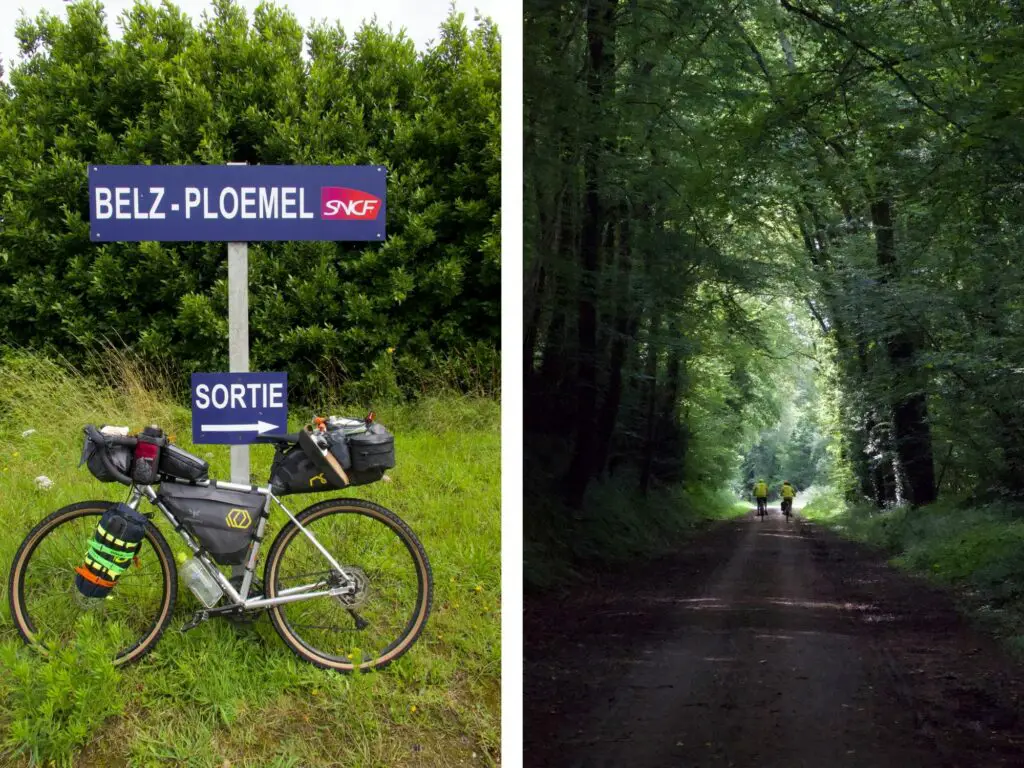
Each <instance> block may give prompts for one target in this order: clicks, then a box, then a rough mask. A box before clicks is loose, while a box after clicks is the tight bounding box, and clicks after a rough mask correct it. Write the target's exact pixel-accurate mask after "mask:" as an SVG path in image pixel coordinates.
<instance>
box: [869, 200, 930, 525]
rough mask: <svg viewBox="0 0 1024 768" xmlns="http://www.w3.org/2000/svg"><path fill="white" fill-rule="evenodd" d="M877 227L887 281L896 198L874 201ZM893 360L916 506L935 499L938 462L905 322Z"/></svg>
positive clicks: (902, 457)
mask: <svg viewBox="0 0 1024 768" xmlns="http://www.w3.org/2000/svg"><path fill="white" fill-rule="evenodd" d="M871 222H872V224H874V227H875V243H876V246H877V258H878V266H879V267H881V268H882V270H883V275H884V279H885V281H886V282H889V281H892V280H894V279H895V278H896V277H897V265H896V252H895V235H894V232H893V222H892V201H891V200H890V199H889V198H888V197H880V198H878V199H876V200H874V201H873V202H872V203H871ZM886 351H887V353H888V356H889V363H890V365H891V366H892V370H893V373H894V374H895V377H896V390H897V395H896V398H895V400H894V402H893V404H892V421H893V433H894V434H893V436H894V438H895V449H896V457H897V461H898V463H899V468H900V470H901V474H902V476H903V480H904V482H905V484H906V489H905V490H906V496H907V500H908V501H910V503H911V504H912V505H914V506H920V505H922V504H929V503H931V502H933V501H935V466H934V462H933V459H932V436H931V427H930V426H929V424H928V403H927V401H926V399H925V398H926V396H925V393H924V392H923V391H921V387H920V384H921V383H922V380H921V376H920V373H919V371H918V370H917V364H916V360H915V356H916V352H917V349H916V344H915V342H914V339H913V338H912V337H911V335H910V334H909V333H908V332H907V331H906V330H905V328H904V323H903V322H901V323H900V327H899V328H897V329H896V332H895V333H894V334H892V335H891V336H890V337H889V339H888V341H887V342H886Z"/></svg>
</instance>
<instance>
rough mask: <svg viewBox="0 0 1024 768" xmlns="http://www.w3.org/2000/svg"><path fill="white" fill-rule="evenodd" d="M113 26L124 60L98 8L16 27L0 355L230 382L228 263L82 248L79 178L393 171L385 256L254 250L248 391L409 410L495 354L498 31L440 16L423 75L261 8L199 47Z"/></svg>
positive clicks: (364, 247)
mask: <svg viewBox="0 0 1024 768" xmlns="http://www.w3.org/2000/svg"><path fill="white" fill-rule="evenodd" d="M122 19H123V25H124V33H123V37H122V39H120V40H113V39H111V38H110V36H109V33H108V31H107V28H106V25H105V24H104V23H103V11H102V7H101V5H100V4H99V3H98V2H81V3H74V4H72V5H70V6H69V7H68V10H67V17H66V19H62V18H58V17H55V16H52V15H50V14H47V13H42V14H40V15H39V16H38V17H36V18H35V19H24V20H22V21H21V22H19V24H18V28H17V34H18V38H19V40H20V43H21V49H22V57H21V58H20V60H17V61H16V62H15V65H14V67H13V68H12V69H11V71H10V73H9V74H10V78H9V79H10V89H9V90H8V89H5V88H0V217H2V220H3V227H2V229H0V328H4V329H5V330H6V338H5V342H6V343H13V344H18V345H21V346H28V347H32V348H37V349H44V350H49V351H50V352H51V353H56V352H57V351H59V352H60V354H62V355H64V356H67V357H68V358H70V359H71V360H72V362H75V363H82V362H84V361H85V360H87V359H88V357H89V355H90V354H91V353H92V351H93V350H94V348H95V347H96V345H97V344H99V343H102V342H104V341H105V340H107V339H110V340H114V342H115V343H116V344H117V346H119V347H120V346H124V345H129V346H131V347H132V348H133V349H135V350H136V351H138V352H139V353H140V354H141V355H143V356H144V357H145V359H146V360H147V361H149V362H160V363H161V364H163V365H169V366H173V369H174V371H176V372H177V373H178V374H179V377H180V379H181V380H183V379H184V375H183V374H186V373H189V372H191V371H195V370H223V369H225V368H226V364H227V354H228V347H227V334H226V318H227V280H226V270H227V262H226V259H225V257H224V245H223V244H219V243H141V244H140V243H108V244H103V245H97V244H93V243H91V242H90V240H89V228H88V217H89V205H88V184H87V173H86V168H87V164H88V163H110V164H147V163H153V164H223V163H226V162H229V161H242V162H249V163H252V164H257V163H262V164H293V163H294V164H317V165H320V164H323V165H332V164H339V165H340V164H366V163H373V164H381V165H384V166H386V167H387V169H388V222H387V229H388V238H387V240H386V241H385V242H383V243H370V244H363V243H323V242H310V243H305V242H301V243H300V242H294V243H260V244H254V245H253V246H252V247H251V248H250V252H249V260H250V301H249V306H250V318H249V322H250V339H251V364H252V366H253V370H287V371H288V372H289V374H290V375H291V381H292V382H293V384H294V386H295V388H296V390H297V393H298V394H301V395H303V396H304V397H305V398H306V399H313V397H314V395H316V393H317V392H318V391H319V390H320V389H321V388H323V387H326V388H328V389H337V388H338V386H339V385H341V384H343V383H351V384H352V385H353V388H354V389H353V392H352V395H353V396H354V397H359V396H363V395H364V394H365V391H366V389H367V388H368V387H369V388H372V389H374V391H375V392H379V393H381V394H382V395H385V396H393V395H395V394H396V393H398V392H399V391H401V392H402V393H403V394H411V393H413V392H416V391H419V390H420V389H421V388H422V387H421V384H422V382H423V380H424V377H426V376H429V375H431V374H433V373H434V372H435V369H436V367H437V362H438V361H439V360H445V359H448V358H450V357H454V358H456V359H458V358H463V357H465V358H466V359H473V358H474V357H476V355H477V353H476V352H474V351H473V350H474V349H476V348H477V347H478V346H480V345H483V346H484V347H486V348H489V349H490V350H492V351H493V350H496V349H497V347H498V337H499V325H500V317H499V303H498V302H499V296H500V217H499V207H500V183H499V181H500V178H499V173H500V109H499V108H500V59H501V49H500V41H499V38H498V33H497V29H496V27H495V26H494V24H493V23H492V22H491V21H490V20H487V19H484V20H482V21H481V22H480V24H479V25H478V26H477V27H476V28H475V29H474V30H473V31H469V30H468V29H467V28H466V26H465V24H464V17H463V16H462V15H461V14H457V13H454V11H453V12H452V13H451V14H450V15H449V17H448V18H447V19H446V20H445V21H444V23H443V24H442V25H441V29H440V34H439V36H438V39H437V41H436V43H434V44H433V46H432V47H431V48H429V49H428V50H427V51H425V52H423V53H417V51H416V50H415V47H414V46H413V44H412V42H411V41H410V40H409V39H407V38H405V37H404V36H402V35H401V34H392V33H390V32H388V31H385V30H383V29H381V28H380V27H379V26H377V25H376V24H375V23H370V24H367V25H364V26H363V27H362V28H360V29H359V30H357V31H356V32H355V34H354V35H351V36H348V35H346V34H345V32H344V31H343V30H342V29H340V28H339V27H337V26H330V25H325V24H314V25H312V26H311V27H309V28H308V29H306V30H303V28H302V27H301V26H300V25H299V24H298V22H297V21H296V19H295V17H294V16H293V15H292V14H291V13H289V12H288V11H286V10H282V9H280V8H276V7H274V6H272V5H266V4H264V5H261V6H260V7H259V8H257V9H256V10H255V11H254V13H253V14H252V18H251V19H248V18H247V16H246V12H245V11H244V10H243V9H242V8H241V7H240V6H239V5H238V4H237V3H235V2H233V1H232V0H218V1H217V2H215V3H214V4H213V6H212V8H211V9H210V11H209V13H208V16H206V17H205V18H204V19H203V20H202V21H201V22H200V23H199V24H198V25H194V24H193V23H192V22H191V21H190V20H189V19H188V18H187V17H186V16H185V15H184V14H183V13H182V12H181V11H180V10H179V9H178V8H176V7H175V6H173V5H169V4H164V5H159V6H157V7H154V6H153V5H150V4H148V3H142V2H140V3H139V4H138V5H136V6H135V7H133V8H131V9H130V10H128V11H127V12H126V13H125V15H124V16H123V17H122ZM304 48H305V49H306V50H307V51H308V57H307V58H306V59H304V57H303V54H302V52H303V49H304ZM8 53H9V52H8ZM389 349H391V350H394V352H393V354H392V353H388V352H386V350H389ZM481 381H486V379H474V380H473V381H472V382H471V385H470V386H474V387H475V386H478V385H479V384H480V382H481ZM460 383H462V382H460ZM494 391H495V390H493V389H492V390H491V391H490V392H488V394H492V393H493V392H494Z"/></svg>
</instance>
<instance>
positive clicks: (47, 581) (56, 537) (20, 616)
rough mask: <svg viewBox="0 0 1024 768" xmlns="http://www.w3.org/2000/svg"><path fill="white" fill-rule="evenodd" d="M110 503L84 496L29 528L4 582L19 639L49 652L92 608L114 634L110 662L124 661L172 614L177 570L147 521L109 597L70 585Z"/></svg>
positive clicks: (147, 645)
mask: <svg viewBox="0 0 1024 768" xmlns="http://www.w3.org/2000/svg"><path fill="white" fill-rule="evenodd" d="M110 504H111V502H109V501H82V502H78V503H77V504H70V505H68V506H66V507H62V508H61V509H58V510H57V511H56V512H54V513H53V514H51V515H49V516H48V517H46V518H45V519H44V520H42V521H41V522H40V523H39V524H37V525H36V526H35V528H33V529H32V530H31V531H29V534H28V536H26V537H25V541H23V542H22V544H21V547H20V548H19V549H18V552H17V554H15V556H14V563H13V564H12V566H11V577H10V580H9V584H8V597H9V604H10V607H11V618H12V619H13V620H14V626H15V627H17V629H18V632H19V634H21V637H22V639H24V640H25V642H26V643H28V644H29V645H31V646H33V647H35V648H37V649H39V650H40V651H42V652H43V653H46V649H47V647H48V646H49V645H50V644H51V643H56V644H57V645H58V646H62V645H66V644H68V643H70V642H71V641H73V640H74V638H75V635H76V634H77V633H78V631H79V629H80V627H79V619H80V618H81V617H82V615H83V614H85V613H89V614H90V615H91V616H93V617H95V618H96V619H97V620H98V621H99V623H100V625H101V626H102V627H103V628H104V630H106V631H109V632H117V637H119V638H120V643H119V646H120V649H119V650H118V651H117V652H116V654H115V657H114V663H115V664H118V665H120V664H129V663H131V662H133V661H137V660H138V659H140V658H141V657H142V656H143V655H144V654H145V653H146V652H148V651H149V650H150V649H151V648H152V647H153V645H154V644H155V643H156V641H157V640H158V639H160V635H161V634H162V633H163V631H164V629H165V628H166V626H167V623H168V622H169V621H170V619H171V613H172V611H173V610H174V601H175V598H176V597H177V592H178V580H177V569H176V568H175V566H174V558H173V557H172V555H171V549H170V547H169V546H168V545H167V541H166V539H164V537H163V535H162V534H161V533H160V531H159V530H158V529H157V528H156V526H154V525H153V524H152V523H147V525H146V530H145V537H144V541H145V542H146V543H148V545H149V546H146V544H143V545H142V546H140V547H139V554H138V564H137V565H133V566H131V567H129V568H128V570H126V571H125V572H124V573H123V574H121V577H120V578H119V579H118V580H117V586H115V587H114V589H113V590H112V591H111V593H110V595H109V596H108V597H107V598H106V599H102V600H100V599H91V598H84V597H82V596H81V595H80V593H79V592H78V589H77V588H76V587H75V568H76V567H78V566H79V565H81V563H82V557H83V555H84V554H85V550H86V546H87V541H88V540H89V538H90V537H91V536H92V533H93V531H94V530H95V529H96V524H97V523H98V522H99V520H100V518H101V517H102V516H103V513H104V512H106V511H107V509H109V508H110Z"/></svg>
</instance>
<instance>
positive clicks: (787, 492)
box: [781, 480, 796, 518]
mask: <svg viewBox="0 0 1024 768" xmlns="http://www.w3.org/2000/svg"><path fill="white" fill-rule="evenodd" d="M781 493H782V512H783V514H785V515H786V517H787V518H788V517H789V515H790V513H791V512H792V511H793V497H794V496H796V488H794V487H793V486H792V485H791V484H790V482H789V480H785V481H784V482H783V483H782V491H781Z"/></svg>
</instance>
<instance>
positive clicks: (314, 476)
mask: <svg viewBox="0 0 1024 768" xmlns="http://www.w3.org/2000/svg"><path fill="white" fill-rule="evenodd" d="M314 480H319V481H320V482H321V483H323V484H324V485H327V478H326V477H324V473H323V472H321V473H320V474H319V475H313V476H312V477H311V478H309V487H310V488H312V487H313V481H314Z"/></svg>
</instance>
